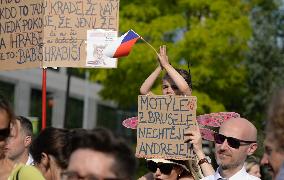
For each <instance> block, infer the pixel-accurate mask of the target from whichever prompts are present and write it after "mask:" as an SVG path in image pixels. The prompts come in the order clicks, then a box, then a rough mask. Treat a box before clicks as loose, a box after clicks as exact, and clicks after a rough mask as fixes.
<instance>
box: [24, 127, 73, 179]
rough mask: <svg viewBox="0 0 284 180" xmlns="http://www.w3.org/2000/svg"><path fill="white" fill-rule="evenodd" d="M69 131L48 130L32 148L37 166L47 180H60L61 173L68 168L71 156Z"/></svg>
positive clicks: (38, 138)
mask: <svg viewBox="0 0 284 180" xmlns="http://www.w3.org/2000/svg"><path fill="white" fill-rule="evenodd" d="M69 135H70V134H69V130H67V129H59V128H53V127H50V128H46V129H44V130H43V131H41V133H40V134H39V135H38V137H37V138H36V139H35V140H34V142H33V143H32V146H31V149H30V151H31V154H32V156H33V158H34V164H35V166H36V167H37V168H38V169H39V170H40V171H41V172H42V174H43V175H44V177H45V178H46V179H47V180H59V179H60V173H61V171H62V170H64V169H66V168H67V166H68V158H69V156H70V137H69Z"/></svg>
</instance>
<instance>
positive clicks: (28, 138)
mask: <svg viewBox="0 0 284 180" xmlns="http://www.w3.org/2000/svg"><path fill="white" fill-rule="evenodd" d="M31 143H32V136H26V137H25V140H24V145H25V147H29V146H30V145H31Z"/></svg>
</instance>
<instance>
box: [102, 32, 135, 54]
mask: <svg viewBox="0 0 284 180" xmlns="http://www.w3.org/2000/svg"><path fill="white" fill-rule="evenodd" d="M139 38H140V36H139V35H138V34H137V33H135V32H134V31H133V30H132V29H130V30H129V31H128V32H127V33H125V34H123V35H122V36H121V37H120V38H118V39H117V40H116V41H114V42H112V43H110V44H109V45H108V46H107V47H106V48H105V50H104V54H105V55H106V56H107V57H110V58H118V57H123V56H127V55H128V54H129V53H130V51H131V48H132V46H133V45H134V44H135V43H136V41H137V40H138V39H139Z"/></svg>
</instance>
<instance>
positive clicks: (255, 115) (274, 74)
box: [244, 0, 284, 127]
mask: <svg viewBox="0 0 284 180" xmlns="http://www.w3.org/2000/svg"><path fill="white" fill-rule="evenodd" d="M265 2H267V3H265ZM268 2H269V3H270V5H268V4H269V3H268ZM283 20H284V12H283V11H281V10H279V9H278V7H277V4H273V3H272V2H271V1H265V0H263V1H262V3H261V4H259V5H258V6H256V7H255V8H254V10H253V11H252V13H251V24H252V27H253V36H252V38H251V40H250V42H249V47H250V51H249V53H248V55H247V62H246V68H247V70H248V78H247V89H246V90H247V93H248V95H247V96H246V98H245V101H244V102H245V103H244V104H245V106H246V114H247V116H249V117H250V118H251V119H254V121H255V122H258V123H256V124H257V125H258V126H259V127H261V125H262V122H263V121H262V120H263V119H264V118H265V114H266V106H267V103H268V100H269V98H270V96H271V94H272V92H273V90H275V89H276V88H277V87H279V86H283V85H284V74H283V67H284V56H283V52H284V51H283V50H284V48H283V40H284V36H283V35H284V28H283V27H284V26H283V25H284V24H283ZM281 42H282V45H281Z"/></svg>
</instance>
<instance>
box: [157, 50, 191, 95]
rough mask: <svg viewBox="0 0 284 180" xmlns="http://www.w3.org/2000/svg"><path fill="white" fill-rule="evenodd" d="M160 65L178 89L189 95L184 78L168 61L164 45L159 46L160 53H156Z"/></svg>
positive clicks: (189, 91) (188, 88) (189, 90)
mask: <svg viewBox="0 0 284 180" xmlns="http://www.w3.org/2000/svg"><path fill="white" fill-rule="evenodd" d="M158 57H159V60H160V64H161V66H162V67H163V68H164V69H165V70H166V72H167V73H168V75H169V76H170V78H171V79H172V80H173V81H174V82H175V84H176V86H177V87H178V89H179V90H180V91H181V92H182V94H183V95H187V96H191V88H190V87H189V85H188V84H187V82H186V81H185V79H184V78H183V77H182V76H181V75H180V74H179V73H178V72H177V71H176V70H175V69H174V68H173V67H172V65H171V64H170V63H169V60H168V56H167V50H166V46H165V45H163V46H161V47H160V54H158Z"/></svg>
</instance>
